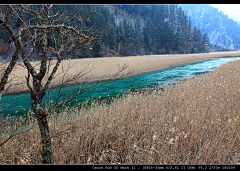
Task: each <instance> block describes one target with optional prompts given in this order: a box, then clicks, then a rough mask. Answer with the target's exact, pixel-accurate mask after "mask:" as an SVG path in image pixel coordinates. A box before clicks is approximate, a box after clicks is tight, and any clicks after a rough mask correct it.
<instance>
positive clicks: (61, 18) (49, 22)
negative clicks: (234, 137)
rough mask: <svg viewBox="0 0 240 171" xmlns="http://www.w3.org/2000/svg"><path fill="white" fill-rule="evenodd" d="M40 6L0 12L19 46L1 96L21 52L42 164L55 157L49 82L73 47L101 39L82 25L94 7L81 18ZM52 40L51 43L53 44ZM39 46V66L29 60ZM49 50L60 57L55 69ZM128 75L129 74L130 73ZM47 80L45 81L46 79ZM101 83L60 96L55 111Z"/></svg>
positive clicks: (1, 21)
mask: <svg viewBox="0 0 240 171" xmlns="http://www.w3.org/2000/svg"><path fill="white" fill-rule="evenodd" d="M38 7H39V8H38V9H36V7H34V6H31V5H19V6H11V5H9V6H6V7H5V13H4V14H3V13H2V14H0V24H1V25H3V27H4V28H5V29H6V30H7V31H8V32H9V34H10V35H11V38H12V40H13V41H14V44H15V46H16V50H15V53H14V54H13V56H12V60H11V61H10V63H9V65H8V68H7V69H6V70H5V72H4V74H3V76H2V77H1V82H0V97H1V95H2V92H3V90H4V87H5V85H6V83H7V80H8V77H9V74H10V73H11V71H12V69H13V67H14V66H15V65H16V63H17V61H18V60H19V57H20V55H21V57H22V58H21V59H22V61H23V64H24V66H25V67H26V69H27V76H26V81H27V86H28V88H29V90H30V93H31V105H32V109H33V112H34V114H35V117H36V119H37V122H38V126H39V130H40V133H41V143H42V151H41V152H42V163H44V164H52V163H54V160H53V155H52V148H51V136H50V130H49V124H48V119H47V118H48V116H49V115H50V113H49V111H47V110H46V108H45V107H44V105H43V98H44V97H45V95H46V93H47V92H48V91H49V89H50V83H51V82H52V80H53V79H54V76H55V75H56V72H57V70H58V69H59V66H60V64H61V63H62V61H63V60H64V59H66V58H67V56H68V55H69V54H71V53H72V52H73V51H74V50H76V49H78V48H80V47H84V46H88V45H89V44H91V42H93V41H94V40H96V39H98V38H100V36H99V35H98V34H97V31H96V30H94V29H92V28H90V29H88V28H86V27H84V25H83V23H84V22H90V19H89V17H90V16H91V15H92V14H94V13H96V12H97V10H98V9H94V10H93V11H92V12H90V13H89V14H88V15H87V16H86V17H80V16H79V15H78V13H76V14H74V15H73V16H69V15H68V14H66V13H65V14H58V13H56V14H55V13H54V12H53V10H52V5H39V6H38ZM9 11H11V12H9ZM13 15H14V16H15V19H16V18H17V19H18V20H20V21H21V26H19V27H17V28H14V29H15V30H13V27H14V26H13V23H12V21H11V17H10V16H13ZM50 43H51V44H52V46H50ZM36 46H38V48H39V47H40V49H41V58H40V66H34V65H32V64H31V61H30V60H29V59H28V58H29V56H31V55H33V54H34V52H35V51H36V50H35V49H36ZM49 52H51V53H53V54H54V55H55V56H56V59H57V61H56V63H55V64H54V67H53V69H50V61H51V60H52V59H51V57H49ZM127 67H128V66H127V65H125V66H123V67H121V68H119V70H118V72H117V73H116V74H114V75H113V76H112V77H111V80H113V79H115V78H117V77H119V75H120V73H122V71H123V70H125V69H126V68H127ZM47 73H49V74H47ZM87 73H88V72H85V68H84V69H83V70H81V71H79V72H78V73H77V74H76V75H74V76H72V77H71V78H69V79H67V80H65V81H63V83H62V85H61V86H60V87H59V96H58V97H60V91H61V88H62V87H64V86H65V85H67V83H69V82H71V81H73V80H75V81H76V82H77V83H79V82H78V80H77V79H79V78H81V76H82V75H84V74H87ZM127 74H130V72H128V73H127ZM127 74H126V75H127ZM44 79H45V80H46V81H44ZM103 84H105V83H103ZM101 85H102V84H99V85H98V86H96V87H93V88H87V89H85V90H83V91H79V92H78V93H77V94H75V95H74V96H72V97H69V98H67V99H64V100H60V101H59V100H58V99H57V101H56V103H55V104H54V105H53V106H52V110H54V109H56V108H59V107H62V106H64V105H65V104H66V103H68V102H70V101H72V100H73V99H75V98H77V97H78V96H79V95H81V94H83V93H84V92H88V91H91V90H93V89H96V88H98V87H99V86H101ZM52 110H51V111H52ZM51 111H50V112H51Z"/></svg>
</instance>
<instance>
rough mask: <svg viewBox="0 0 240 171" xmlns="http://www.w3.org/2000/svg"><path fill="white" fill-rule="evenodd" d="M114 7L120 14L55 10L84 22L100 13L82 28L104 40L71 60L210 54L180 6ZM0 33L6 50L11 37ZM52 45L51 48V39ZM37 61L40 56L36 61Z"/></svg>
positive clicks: (80, 7)
mask: <svg viewBox="0 0 240 171" xmlns="http://www.w3.org/2000/svg"><path fill="white" fill-rule="evenodd" d="M113 7H114V8H115V9H118V10H114V9H113V8H109V7H107V6H104V5H54V6H53V13H59V14H62V13H65V14H66V15H70V17H71V16H73V15H75V14H76V13H77V15H78V16H79V18H81V17H82V18H84V17H86V16H87V15H88V14H89V13H90V12H92V11H95V9H98V11H97V13H96V14H93V15H89V17H88V20H87V22H84V23H83V24H81V27H83V30H84V29H90V28H91V29H95V30H96V34H98V35H99V36H101V37H100V38H99V40H98V41H94V42H92V43H91V44H90V45H89V46H86V47H82V48H81V49H77V50H75V51H74V53H72V54H70V55H69V58H87V57H102V56H135V55H157V54H184V53H201V52H209V50H210V48H209V47H208V45H209V40H208V36H207V34H202V33H201V30H200V29H197V28H196V27H194V28H192V27H191V19H190V17H188V16H187V15H186V13H185V12H184V11H183V10H182V9H181V7H179V6H177V5H114V6H113ZM35 8H36V10H37V9H38V6H37V5H35ZM119 10H121V12H119ZM14 23H15V25H16V27H20V26H21V21H20V20H19V19H18V18H16V20H15V21H14ZM75 24H77V21H76V23H75ZM0 31H1V33H0V44H1V46H3V44H4V42H6V41H7V40H8V38H9V37H8V35H7V33H6V32H5V31H4V29H3V27H1V26H0ZM56 34H57V33H56ZM10 42H11V41H9V43H10ZM48 43H49V46H51V40H50V37H49V41H48ZM35 51H38V46H36V47H35ZM9 53H10V52H9ZM9 53H6V54H9ZM40 53H41V51H40V47H39V54H40ZM39 56H40V55H39ZM36 58H38V57H37V55H35V57H32V59H36ZM30 59H31V57H30Z"/></svg>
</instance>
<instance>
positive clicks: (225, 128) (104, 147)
mask: <svg viewBox="0 0 240 171" xmlns="http://www.w3.org/2000/svg"><path fill="white" fill-rule="evenodd" d="M239 71H240V60H238V61H234V62H229V63H227V64H225V65H222V66H220V67H219V68H218V69H216V70H215V71H213V72H211V73H209V74H205V75H201V76H198V77H195V78H191V79H188V80H185V81H182V82H179V83H177V84H175V85H169V86H167V87H166V88H165V90H164V91H163V92H162V91H152V92H149V93H144V94H143V93H142V94H128V95H126V97H124V98H119V99H116V100H115V101H114V102H112V103H111V105H110V106H109V107H107V105H106V104H104V103H102V104H97V103H95V104H94V103H93V104H92V106H91V108H89V109H86V108H82V109H77V108H76V109H66V112H63V115H62V117H58V118H57V117H56V115H53V116H51V118H50V123H51V126H50V127H51V135H52V136H53V135H55V134H57V133H59V132H60V131H62V130H66V132H65V133H68V134H64V135H62V136H59V137H54V138H52V142H53V143H52V144H53V153H54V160H55V163H58V164H63V163H68V164H70V163H95V164H109V163H111V164H112V163H122V164H236V163H239V162H240V153H239V147H240V145H239V144H240V136H239V129H240V113H239V111H240V103H239V101H240V81H239V78H240V72H239ZM70 114H73V115H70ZM70 117H72V118H70ZM67 119H70V120H71V119H72V121H66V120H67ZM74 126H75V127H74ZM72 127H74V128H73V129H71V128H72ZM67 129H69V130H67ZM39 137H40V135H39V132H38V130H37V128H36V129H35V130H32V131H30V132H28V133H26V134H21V135H18V136H16V137H14V138H13V139H12V140H10V141H9V142H7V143H6V144H5V145H4V146H2V147H1V152H0V158H1V160H2V163H3V164H4V163H8V164H10V163H40V162H41V154H40V152H39V150H40V149H41V147H40V138H39Z"/></svg>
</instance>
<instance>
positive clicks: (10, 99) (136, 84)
mask: <svg viewBox="0 0 240 171" xmlns="http://www.w3.org/2000/svg"><path fill="white" fill-rule="evenodd" d="M239 59H240V57H234V58H216V59H214V60H211V61H205V62H200V63H195V64H189V65H184V66H179V67H174V68H171V69H167V70H162V71H156V72H153V73H150V74H145V75H140V76H136V77H131V78H126V79H121V80H117V81H115V82H110V83H107V84H104V85H102V86H101V87H99V88H97V89H95V90H94V91H91V92H86V93H83V94H82V95H80V96H79V97H78V98H76V99H75V100H73V101H72V102H71V103H69V104H68V105H70V106H76V105H81V104H82V103H86V102H87V101H88V102H89V103H90V101H91V100H104V99H105V100H106V99H111V98H114V97H118V96H121V95H122V94H124V93H127V92H129V91H130V92H131V91H136V90H141V89H145V88H154V87H165V86H166V85H167V84H170V83H176V82H178V81H179V80H182V79H186V78H191V77H194V76H197V75H201V74H205V73H208V72H211V71H213V70H214V69H216V68H218V67H219V66H220V65H222V64H225V63H227V62H229V61H233V60H239ZM99 84H102V83H94V84H89V85H85V86H84V85H83V86H70V87H66V88H63V89H62V91H61V92H62V94H63V95H62V98H66V97H70V96H71V95H74V94H76V93H77V92H79V89H80V88H81V89H82V90H84V89H85V88H86V87H88V86H89V87H94V86H97V85H99ZM49 95H51V100H50V99H49V97H48V95H46V97H45V98H44V100H43V103H45V104H50V102H51V103H53V104H54V102H55V101H56V99H57V95H58V90H51V91H50V94H49ZM1 105H2V106H6V105H9V106H8V108H7V109H5V110H4V111H3V112H1V113H2V114H1V115H2V116H6V115H7V114H9V115H10V117H11V118H15V117H19V116H24V115H26V113H27V111H29V109H31V102H30V94H29V93H24V94H18V95H7V96H3V97H2V99H1ZM46 106H47V105H46ZM23 109H25V110H23Z"/></svg>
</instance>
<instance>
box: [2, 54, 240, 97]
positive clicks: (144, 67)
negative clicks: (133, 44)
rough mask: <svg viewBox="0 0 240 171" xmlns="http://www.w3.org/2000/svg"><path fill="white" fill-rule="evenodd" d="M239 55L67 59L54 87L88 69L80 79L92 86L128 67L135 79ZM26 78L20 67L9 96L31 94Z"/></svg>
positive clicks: (17, 67) (15, 69)
mask: <svg viewBox="0 0 240 171" xmlns="http://www.w3.org/2000/svg"><path fill="white" fill-rule="evenodd" d="M238 56H240V51H232V52H212V53H203V54H174V55H149V56H129V57H105V58H86V59H72V60H65V61H64V62H63V63H62V64H61V66H60V67H59V70H58V71H57V73H56V76H55V78H54V79H53V81H52V83H51V85H50V87H56V86H58V85H59V84H61V83H62V80H66V79H67V78H69V77H70V76H74V75H76V74H77V73H78V72H80V71H81V70H83V68H85V67H86V66H87V68H86V70H85V72H88V71H89V73H87V74H86V75H83V76H82V77H81V79H79V80H78V82H81V83H86V82H87V83H91V82H99V81H105V80H108V79H109V78H111V77H112V76H113V75H115V74H116V73H117V71H118V70H119V69H120V68H121V67H123V66H124V65H125V64H126V65H129V67H128V68H127V69H126V70H125V71H124V72H122V75H124V74H126V73H127V72H130V71H134V72H133V73H132V74H130V75H128V76H126V77H133V76H137V75H142V74H146V73H150V72H153V71H158V70H164V69H168V68H171V67H175V66H179V65H185V64H190V63H197V62H202V61H207V60H212V59H214V58H221V57H238ZM55 63H56V61H51V65H50V71H51V70H52V69H53V67H54V64H55ZM32 65H34V66H38V68H39V67H40V63H39V62H32ZM2 67H3V66H2ZM65 73H67V74H65ZM49 74H50V72H49ZM26 75H27V70H26V69H25V68H24V67H22V66H20V65H17V66H16V67H15V68H14V69H13V72H12V73H11V75H10V79H13V80H12V81H11V82H10V83H9V84H8V85H7V86H6V87H9V85H10V84H12V86H10V87H9V89H8V91H7V92H6V93H5V94H16V93H23V92H28V91H29V89H28V87H27V85H26V79H25V76H26ZM126 77H122V78H126ZM10 79H9V80H10ZM45 82H46V79H45V80H44V81H43V84H44V83H45ZM74 84H76V82H75V81H72V82H69V85H74Z"/></svg>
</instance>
